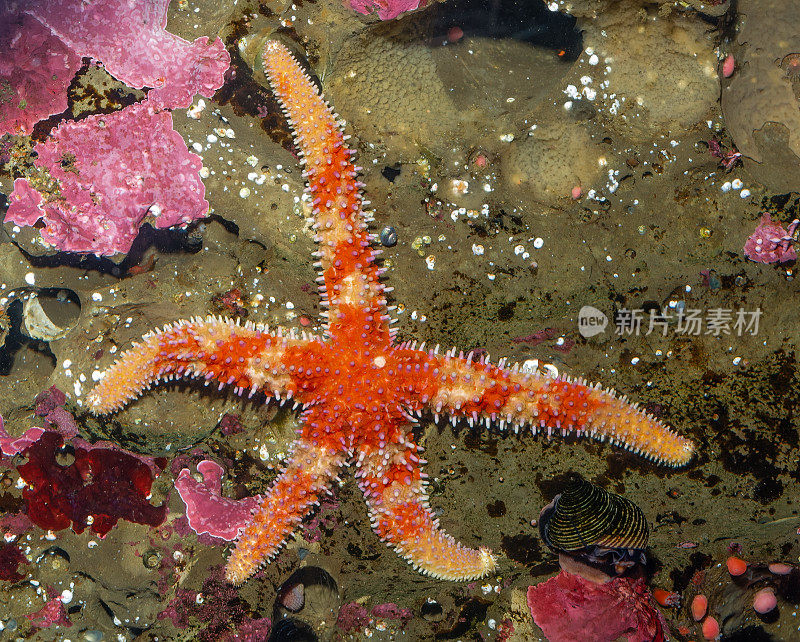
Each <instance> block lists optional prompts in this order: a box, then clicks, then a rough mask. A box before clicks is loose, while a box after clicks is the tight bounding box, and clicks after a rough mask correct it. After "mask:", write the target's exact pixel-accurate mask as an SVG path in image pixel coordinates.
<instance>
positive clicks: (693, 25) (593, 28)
mask: <svg viewBox="0 0 800 642" xmlns="http://www.w3.org/2000/svg"><path fill="white" fill-rule="evenodd" d="M582 24H583V23H582ZM585 27H586V34H585V39H584V43H585V44H586V45H587V46H588V47H591V48H593V50H594V52H595V53H596V54H597V55H598V56H599V58H600V63H599V67H600V69H602V68H603V67H604V66H605V65H608V66H609V67H610V70H609V71H608V73H607V75H606V79H607V80H608V85H607V86H606V88H605V89H604V90H603V91H602V93H600V94H599V95H598V98H597V103H598V105H600V106H601V107H603V108H605V109H606V110H608V113H609V114H610V117H606V118H605V123H604V124H605V125H606V126H607V127H608V128H610V129H611V130H613V131H617V132H619V133H621V134H623V135H625V136H629V137H631V138H633V139H635V140H637V141H645V140H654V139H656V138H657V137H658V136H660V135H662V134H663V135H670V133H673V134H678V133H681V132H684V131H686V130H687V129H689V128H691V127H694V126H696V125H697V124H698V123H702V122H703V121H704V120H705V119H707V118H709V117H710V116H712V115H713V113H714V111H715V109H716V103H717V100H718V97H719V83H718V81H717V71H716V68H717V59H716V56H715V54H714V42H713V39H712V38H711V36H710V35H709V33H708V30H707V27H706V26H705V24H704V23H703V22H701V21H699V20H692V19H690V18H686V17H683V16H681V15H678V14H676V15H670V16H659V15H649V14H647V13H646V12H642V11H637V10H636V8H635V7H632V6H630V5H629V4H628V3H618V4H616V5H614V6H613V7H612V8H609V10H608V12H605V13H603V14H602V15H600V16H599V17H598V19H597V20H595V21H592V22H590V23H585ZM643 61H647V62H646V63H645V62H643Z"/></svg>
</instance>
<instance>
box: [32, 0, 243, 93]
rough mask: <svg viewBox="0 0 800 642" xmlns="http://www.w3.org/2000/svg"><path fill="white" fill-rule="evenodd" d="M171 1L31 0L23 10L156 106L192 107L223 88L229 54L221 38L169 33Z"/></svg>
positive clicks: (73, 48) (78, 52) (75, 50)
mask: <svg viewBox="0 0 800 642" xmlns="http://www.w3.org/2000/svg"><path fill="white" fill-rule="evenodd" d="M168 6H169V0H148V1H147V2H130V0H94V1H93V2H85V1H84V0H28V1H27V2H26V3H25V9H24V10H25V11H27V12H28V13H30V14H32V15H35V16H36V17H37V18H38V19H39V20H40V21H41V22H42V23H44V24H45V25H47V26H48V27H49V28H50V29H51V30H52V32H53V33H54V34H55V35H57V36H58V37H59V38H60V39H61V40H62V41H63V42H64V43H65V44H66V45H67V46H68V47H69V48H70V49H72V50H73V51H74V52H75V53H77V54H78V56H88V57H90V58H94V59H95V60H99V61H100V62H102V63H103V65H104V66H105V68H106V70H107V71H108V72H109V73H110V74H111V75H112V76H114V77H115V78H116V79H118V80H121V81H122V82H124V83H126V84H128V85H130V86H131V87H135V88H137V89H142V88H144V87H150V88H152V89H153V91H151V92H150V93H149V94H148V95H149V98H150V100H151V101H153V103H157V104H159V105H163V106H166V107H169V108H175V107H188V106H189V105H190V104H191V102H192V97H193V96H194V94H196V93H200V94H203V95H204V96H207V97H210V96H211V95H212V94H213V93H214V92H215V91H216V90H217V89H219V88H220V87H221V86H222V83H223V80H224V76H225V71H226V70H227V69H228V66H229V65H230V60H231V59H230V54H228V52H227V51H226V50H225V45H224V44H223V42H222V40H220V39H219V38H217V39H216V40H214V41H213V42H211V43H209V39H208V38H207V37H205V36H203V37H200V38H198V39H197V40H194V41H193V42H189V41H188V40H184V39H183V38H181V37H179V36H176V35H175V34H172V33H170V32H168V31H167V30H166V26H167V7H168Z"/></svg>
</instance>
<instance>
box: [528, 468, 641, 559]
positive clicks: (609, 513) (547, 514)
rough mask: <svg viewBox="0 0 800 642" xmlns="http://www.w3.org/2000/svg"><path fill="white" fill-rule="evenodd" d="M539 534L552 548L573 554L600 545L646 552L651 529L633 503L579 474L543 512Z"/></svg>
mask: <svg viewBox="0 0 800 642" xmlns="http://www.w3.org/2000/svg"><path fill="white" fill-rule="evenodd" d="M539 532H540V533H541V536H542V539H543V540H544V542H545V543H546V544H547V545H548V546H549V547H550V548H552V549H554V550H556V551H559V552H564V553H572V552H576V551H580V550H582V549H586V548H589V547H598V546H599V547H604V548H619V549H640V550H641V549H645V548H647V540H648V537H649V534H650V529H649V527H648V525H647V519H646V518H645V516H644V513H643V512H642V510H641V509H640V508H639V507H638V506H637V505H636V504H634V503H633V502H632V501H630V500H629V499H626V498H625V497H622V496H620V495H615V494H614V493H609V492H608V491H607V490H605V489H603V488H600V487H599V486H595V485H594V484H592V483H590V482H588V481H586V480H585V479H583V478H582V477H580V476H578V475H575V476H573V478H572V479H571V480H570V482H569V483H568V484H567V486H566V488H565V489H564V492H563V493H561V495H558V496H557V497H556V498H555V499H554V500H553V503H552V505H551V506H550V507H548V508H547V509H545V510H544V511H543V512H542V515H541V516H540V518H539Z"/></svg>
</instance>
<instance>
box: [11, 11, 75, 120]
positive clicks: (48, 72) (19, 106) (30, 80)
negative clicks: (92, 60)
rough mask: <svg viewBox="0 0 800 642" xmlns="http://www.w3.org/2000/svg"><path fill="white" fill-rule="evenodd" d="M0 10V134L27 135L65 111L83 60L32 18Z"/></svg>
mask: <svg viewBox="0 0 800 642" xmlns="http://www.w3.org/2000/svg"><path fill="white" fill-rule="evenodd" d="M4 6H5V5H3V6H0V51H2V52H3V55H2V56H0V134H30V133H31V131H33V126H34V125H35V124H36V123H37V122H39V121H40V120H44V119H45V118H48V117H49V116H52V115H53V114H60V113H61V112H63V111H64V110H66V108H67V87H69V83H70V81H71V80H72V77H73V76H74V75H75V73H76V72H77V71H78V69H79V68H80V66H81V57H80V56H79V55H77V54H76V53H75V52H73V51H71V50H70V49H69V48H68V47H67V46H66V45H65V44H64V43H63V42H61V41H60V40H59V39H58V38H56V37H55V36H54V35H53V34H52V33H50V30H49V29H48V28H47V27H45V26H44V25H42V24H41V23H40V22H39V21H38V20H36V19H35V18H34V17H32V16H27V15H21V14H18V13H11V12H9V11H8V10H7V8H4Z"/></svg>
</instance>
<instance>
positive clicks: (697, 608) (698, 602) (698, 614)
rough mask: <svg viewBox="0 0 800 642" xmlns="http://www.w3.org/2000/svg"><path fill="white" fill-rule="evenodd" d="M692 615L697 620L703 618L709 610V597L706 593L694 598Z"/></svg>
mask: <svg viewBox="0 0 800 642" xmlns="http://www.w3.org/2000/svg"><path fill="white" fill-rule="evenodd" d="M691 608H692V617H693V618H694V621H695V622H699V621H700V620H702V619H703V618H704V617H705V616H706V613H707V612H708V598H707V597H706V596H705V595H695V596H694V599H693V600H692V607H691Z"/></svg>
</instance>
